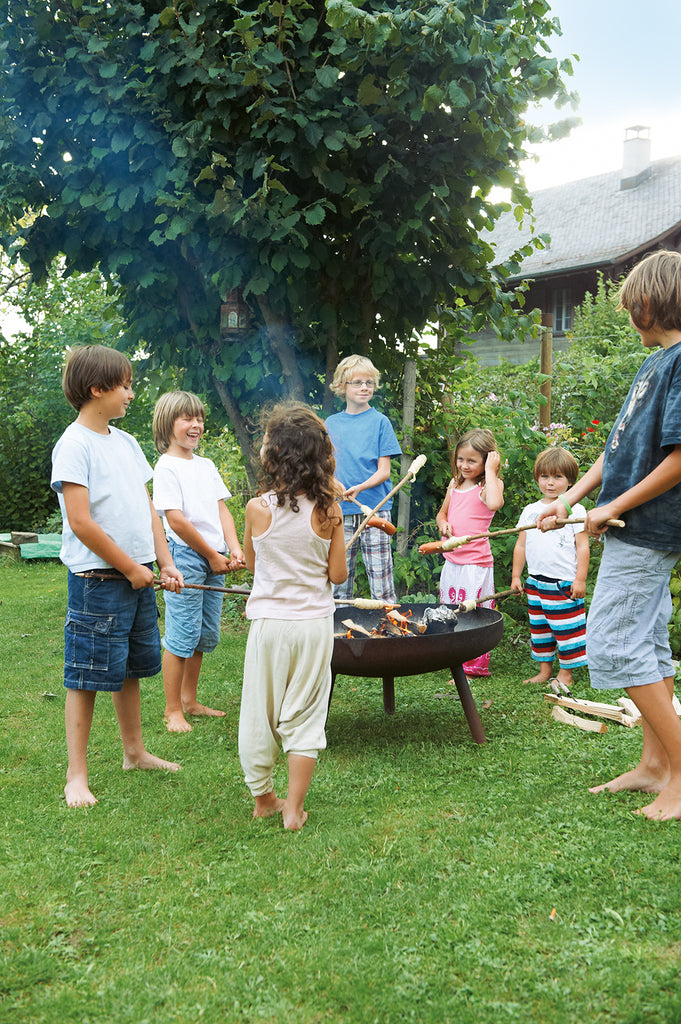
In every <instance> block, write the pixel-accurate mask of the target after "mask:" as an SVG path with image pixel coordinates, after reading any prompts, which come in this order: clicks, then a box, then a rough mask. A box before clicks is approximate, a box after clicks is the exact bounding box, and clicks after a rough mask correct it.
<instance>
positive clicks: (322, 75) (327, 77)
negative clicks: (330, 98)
mask: <svg viewBox="0 0 681 1024" xmlns="http://www.w3.org/2000/svg"><path fill="white" fill-rule="evenodd" d="M315 78H316V79H317V81H318V82H319V84H320V85H321V86H322V88H323V89H333V88H334V86H335V85H336V82H337V81H338V68H334V67H329V65H328V64H327V65H326V67H323V68H317V69H316V71H315Z"/></svg>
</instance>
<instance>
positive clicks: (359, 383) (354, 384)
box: [348, 380, 376, 390]
mask: <svg viewBox="0 0 681 1024" xmlns="http://www.w3.org/2000/svg"><path fill="white" fill-rule="evenodd" d="M348 384H349V386H350V387H351V388H362V387H367V388H370V389H371V390H373V389H374V388H375V387H376V383H375V381H373V380H349V381H348Z"/></svg>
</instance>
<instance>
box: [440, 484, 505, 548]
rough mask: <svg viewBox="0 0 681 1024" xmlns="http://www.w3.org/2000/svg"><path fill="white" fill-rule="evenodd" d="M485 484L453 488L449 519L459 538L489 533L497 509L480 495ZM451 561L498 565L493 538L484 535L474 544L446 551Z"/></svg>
mask: <svg viewBox="0 0 681 1024" xmlns="http://www.w3.org/2000/svg"><path fill="white" fill-rule="evenodd" d="M481 490H482V485H481V484H477V485H476V486H475V487H469V488H468V489H467V490H465V491H457V490H452V493H451V495H450V498H449V509H448V510H447V522H448V523H449V526H450V528H451V531H452V533H453V534H454V536H455V537H466V536H469V535H470V534H472V533H486V532H487V530H489V527H490V523H491V522H492V519H493V518H494V512H492V511H491V510H490V509H488V508H487V505H485V503H484V501H483V500H482V498H481V497H480V492H481ZM444 556H445V558H446V559H447V561H448V562H454V563H455V564H456V565H487V566H489V565H494V559H493V558H492V549H491V547H490V543H489V540H488V539H487V538H486V537H481V538H480V540H472V541H471V542H470V544H464V545H463V547H460V548H455V549H454V550H453V551H445V552H444Z"/></svg>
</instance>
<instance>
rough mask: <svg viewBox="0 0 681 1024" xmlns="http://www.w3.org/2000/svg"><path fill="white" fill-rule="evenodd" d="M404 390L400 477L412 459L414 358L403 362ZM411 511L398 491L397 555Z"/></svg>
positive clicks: (404, 491) (405, 539) (406, 538)
mask: <svg viewBox="0 0 681 1024" xmlns="http://www.w3.org/2000/svg"><path fill="white" fill-rule="evenodd" d="M403 387H404V391H403V397H402V433H403V434H404V440H403V442H402V445H403V448H405V449H406V452H405V453H404V454H403V455H402V462H401V466H400V478H404V477H405V476H406V474H407V470H408V469H409V467H410V465H411V463H412V462H413V461H414V454H413V453H412V454H410V451H411V449H412V444H413V439H414V437H413V434H414V409H415V407H416V360H415V359H407V360H406V362H405V364H404V385H403ZM410 513H411V495H410V494H407V488H406V487H405V488H403V489H402V490H401V491H400V494H399V498H398V502H397V531H398V532H397V543H396V545H395V547H396V549H397V553H398V554H399V555H406V553H407V546H408V544H409V519H410Z"/></svg>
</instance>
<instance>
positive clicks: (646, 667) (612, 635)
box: [586, 534, 681, 690]
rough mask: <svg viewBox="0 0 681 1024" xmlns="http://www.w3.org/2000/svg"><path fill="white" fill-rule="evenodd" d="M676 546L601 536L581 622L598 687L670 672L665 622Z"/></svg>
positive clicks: (653, 678)
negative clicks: (592, 583) (602, 547)
mask: <svg viewBox="0 0 681 1024" xmlns="http://www.w3.org/2000/svg"><path fill="white" fill-rule="evenodd" d="M680 557H681V552H678V551H657V550H654V549H652V548H639V547H635V546H634V545H633V544H624V543H623V542H622V541H621V540H618V539H617V538H616V537H612V536H610V534H608V536H607V537H606V538H605V550H604V551H603V557H602V559H601V565H600V568H599V570H598V579H597V580H596V588H595V590H594V596H593V600H592V602H591V607H590V608H589V613H588V615H587V622H586V656H587V660H588V663H589V674H590V676H591V685H592V686H594V687H595V688H596V689H597V690H619V689H623V690H624V689H627V688H629V687H632V686H647V685H648V684H650V683H656V682H659V681H660V680H661V679H665V678H667V677H668V676H673V675H674V665H673V663H672V653H671V648H670V646H669V631H668V629H667V623H668V622H669V619H670V617H671V613H672V598H671V593H670V591H669V578H670V575H671V571H672V569H673V568H674V566H675V565H676V563H677V562H678V560H679V558H680Z"/></svg>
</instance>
